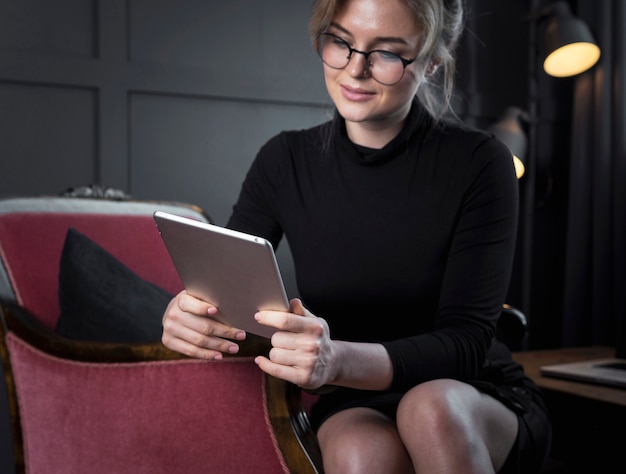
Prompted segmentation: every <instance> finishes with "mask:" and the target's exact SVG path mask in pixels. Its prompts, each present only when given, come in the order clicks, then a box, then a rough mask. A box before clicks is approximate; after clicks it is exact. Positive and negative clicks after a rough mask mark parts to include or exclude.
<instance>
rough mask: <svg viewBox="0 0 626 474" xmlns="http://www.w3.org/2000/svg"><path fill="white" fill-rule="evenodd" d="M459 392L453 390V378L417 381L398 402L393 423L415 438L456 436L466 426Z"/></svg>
mask: <svg viewBox="0 0 626 474" xmlns="http://www.w3.org/2000/svg"><path fill="white" fill-rule="evenodd" d="M463 402H464V401H463V400H462V394H460V393H458V391H457V390H455V383H454V381H447V380H443V379H442V380H434V381H431V382H425V383H423V384H420V385H418V386H416V387H414V388H413V389H411V390H410V391H408V392H407V393H406V394H405V396H404V397H403V398H402V400H401V401H400V404H399V406H398V412H397V426H398V431H399V433H400V435H401V436H402V434H403V433H405V434H407V435H408V436H411V437H412V438H414V439H415V437H416V436H417V437H418V439H424V440H428V439H430V440H432V441H433V442H435V441H441V440H445V439H447V438H448V437H449V436H451V435H453V434H454V435H455V436H459V434H461V433H462V432H464V431H465V429H466V424H467V419H466V414H465V413H464V411H465V410H464V409H463Z"/></svg>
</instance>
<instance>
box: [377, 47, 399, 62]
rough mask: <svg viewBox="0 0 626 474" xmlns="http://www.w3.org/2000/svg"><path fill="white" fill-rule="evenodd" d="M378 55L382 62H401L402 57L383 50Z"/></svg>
mask: <svg viewBox="0 0 626 474" xmlns="http://www.w3.org/2000/svg"><path fill="white" fill-rule="evenodd" d="M376 55H377V56H378V58H379V59H381V60H382V61H388V62H394V61H400V56H398V55H397V54H396V53H392V52H390V51H385V50H382V49H381V50H378V51H376Z"/></svg>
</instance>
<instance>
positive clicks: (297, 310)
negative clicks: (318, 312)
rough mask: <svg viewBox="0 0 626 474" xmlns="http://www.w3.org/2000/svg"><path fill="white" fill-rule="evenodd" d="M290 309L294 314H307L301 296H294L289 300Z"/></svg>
mask: <svg viewBox="0 0 626 474" xmlns="http://www.w3.org/2000/svg"><path fill="white" fill-rule="evenodd" d="M289 311H290V312H291V313H293V314H298V315H300V316H306V310H305V309H304V305H303V304H302V301H301V300H300V298H293V299H292V300H291V301H289Z"/></svg>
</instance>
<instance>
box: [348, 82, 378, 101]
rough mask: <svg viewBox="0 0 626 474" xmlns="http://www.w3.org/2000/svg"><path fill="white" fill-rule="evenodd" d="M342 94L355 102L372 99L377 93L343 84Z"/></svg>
mask: <svg viewBox="0 0 626 474" xmlns="http://www.w3.org/2000/svg"><path fill="white" fill-rule="evenodd" d="M341 94H342V95H343V96H344V97H345V98H346V99H348V100H351V101H354V102H365V101H368V100H370V99H372V98H373V97H374V96H375V95H376V94H375V93H374V92H369V91H367V90H365V89H361V88H358V87H350V86H347V85H343V86H341Z"/></svg>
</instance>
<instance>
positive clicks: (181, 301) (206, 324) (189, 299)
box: [161, 290, 246, 360]
mask: <svg viewBox="0 0 626 474" xmlns="http://www.w3.org/2000/svg"><path fill="white" fill-rule="evenodd" d="M215 314H217V307H215V306H213V305H212V304H210V303H207V302H205V301H202V300H199V299H197V298H194V297H193V296H191V295H189V294H188V293H187V292H186V291H184V290H183V291H181V292H180V293H179V294H178V295H176V296H175V297H174V298H173V299H172V301H170V303H169V305H168V306H167V308H166V309H165V313H164V314H163V336H162V338H161V340H162V342H163V344H164V345H165V346H166V347H168V348H169V349H172V350H174V351H177V352H180V353H181V354H185V355H188V356H190V357H196V358H200V359H215V360H218V359H222V357H223V353H224V352H228V353H231V354H234V353H236V352H238V351H239V346H238V345H237V344H236V343H234V342H233V341H231V340H228V339H233V340H238V341H241V340H243V339H245V338H246V333H245V332H244V331H242V330H240V329H236V328H232V327H230V326H227V325H225V324H223V323H220V322H219V321H217V320H216V319H214V318H212V317H211V316H213V315H215Z"/></svg>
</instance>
